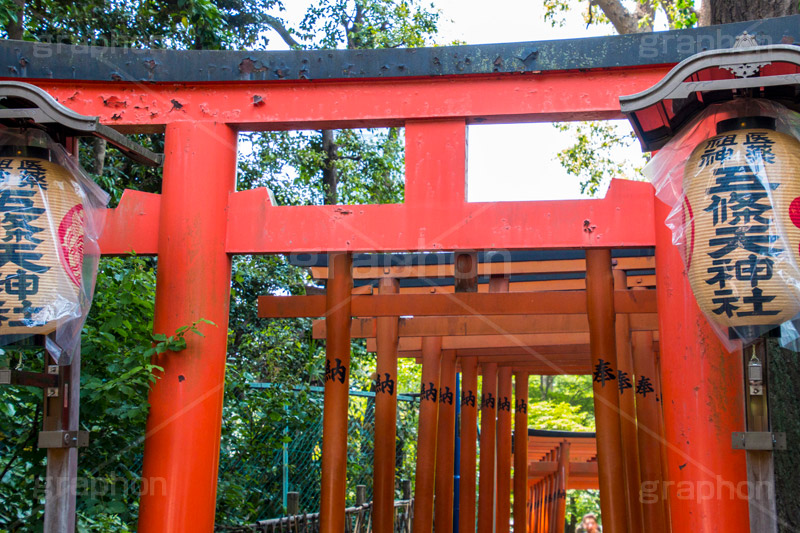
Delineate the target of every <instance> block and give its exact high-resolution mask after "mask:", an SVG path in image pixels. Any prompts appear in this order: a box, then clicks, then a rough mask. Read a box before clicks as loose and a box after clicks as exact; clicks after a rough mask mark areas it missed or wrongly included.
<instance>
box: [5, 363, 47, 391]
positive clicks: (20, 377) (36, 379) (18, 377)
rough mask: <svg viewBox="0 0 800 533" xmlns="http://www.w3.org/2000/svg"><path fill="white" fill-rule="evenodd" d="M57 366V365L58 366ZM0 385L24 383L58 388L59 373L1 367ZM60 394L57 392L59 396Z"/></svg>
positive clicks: (31, 385)
mask: <svg viewBox="0 0 800 533" xmlns="http://www.w3.org/2000/svg"><path fill="white" fill-rule="evenodd" d="M56 368H57V367H56ZM0 385H22V386H26V387H39V388H42V389H51V388H54V389H56V390H58V375H55V376H54V375H52V374H51V373H49V372H48V373H47V374H44V373H40V372H25V371H22V370H12V369H10V368H0ZM57 395H58V394H56V396H57Z"/></svg>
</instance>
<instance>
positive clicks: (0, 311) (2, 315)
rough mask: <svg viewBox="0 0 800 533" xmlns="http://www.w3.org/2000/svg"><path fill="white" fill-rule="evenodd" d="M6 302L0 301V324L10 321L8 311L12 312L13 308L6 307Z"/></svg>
mask: <svg viewBox="0 0 800 533" xmlns="http://www.w3.org/2000/svg"><path fill="white" fill-rule="evenodd" d="M5 305H6V303H5V302H3V301H0V326H2V325H3V323H4V322H6V321H8V316H7V315H8V313H10V312H11V309H9V308H8V307H5Z"/></svg>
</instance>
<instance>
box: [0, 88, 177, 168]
mask: <svg viewBox="0 0 800 533" xmlns="http://www.w3.org/2000/svg"><path fill="white" fill-rule="evenodd" d="M0 123H2V124H5V125H7V126H11V127H18V126H20V124H22V125H24V124H26V123H34V124H41V125H44V126H45V129H47V130H49V131H48V132H49V133H51V134H53V133H55V134H56V135H53V136H54V137H57V138H58V137H99V138H101V139H105V140H106V141H108V142H109V143H110V144H111V145H113V146H114V147H116V148H117V149H119V151H120V152H122V153H123V154H124V155H125V156H127V157H129V158H130V159H132V160H134V161H136V162H138V163H142V164H145V165H149V166H154V167H158V166H161V164H162V162H163V159H164V155H163V154H157V153H155V152H153V151H151V150H148V149H147V148H145V147H144V146H142V145H140V144H138V143H135V142H133V141H131V140H130V139H128V138H127V137H125V136H124V135H123V134H121V133H120V132H118V131H117V130H115V129H113V128H110V127H109V126H106V125H104V124H100V119H99V117H92V116H87V115H81V114H79V113H76V112H75V111H73V110H71V109H69V108H68V107H66V106H64V105H62V104H61V103H60V102H58V101H57V100H56V99H55V98H53V97H52V96H50V94H48V93H47V92H46V91H44V90H43V89H40V88H39V87H37V86H35V85H31V84H30V83H23V82H19V81H0Z"/></svg>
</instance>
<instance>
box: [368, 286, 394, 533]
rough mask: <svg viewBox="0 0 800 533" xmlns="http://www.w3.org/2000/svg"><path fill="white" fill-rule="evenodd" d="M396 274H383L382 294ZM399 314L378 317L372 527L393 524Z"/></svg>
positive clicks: (389, 289)
mask: <svg viewBox="0 0 800 533" xmlns="http://www.w3.org/2000/svg"><path fill="white" fill-rule="evenodd" d="M398 289H399V284H398V282H397V279H395V278H382V279H381V280H380V282H379V290H380V293H381V294H391V293H396V292H398ZM397 328H398V318H397V317H379V318H378V319H377V332H376V333H377V335H376V336H377V339H376V340H377V344H378V353H377V362H376V365H375V367H376V368H375V371H376V373H377V380H376V384H375V389H376V390H375V456H374V459H373V460H374V474H373V481H372V483H373V489H372V493H373V500H372V501H373V508H372V520H373V524H374V528H375V531H393V528H394V469H395V459H396V449H397V446H396V439H397V341H398V337H397V335H398V329H397Z"/></svg>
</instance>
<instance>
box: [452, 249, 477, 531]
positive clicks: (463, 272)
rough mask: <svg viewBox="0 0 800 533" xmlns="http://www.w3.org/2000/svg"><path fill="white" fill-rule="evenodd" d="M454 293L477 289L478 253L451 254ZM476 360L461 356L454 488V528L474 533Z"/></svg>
mask: <svg viewBox="0 0 800 533" xmlns="http://www.w3.org/2000/svg"><path fill="white" fill-rule="evenodd" d="M453 273H454V290H455V292H478V254H477V253H476V252H466V251H460V252H456V253H455V254H454V256H453ZM477 398H478V362H477V358H475V357H465V358H462V359H461V421H460V424H459V428H460V430H461V444H460V446H461V449H460V453H459V456H460V464H459V481H458V484H459V489H458V513H459V517H458V531H459V533H475V487H476V484H477V477H476V474H475V466H476V461H477V452H478V450H477V440H478V407H479V405H477V404H478V400H477Z"/></svg>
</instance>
